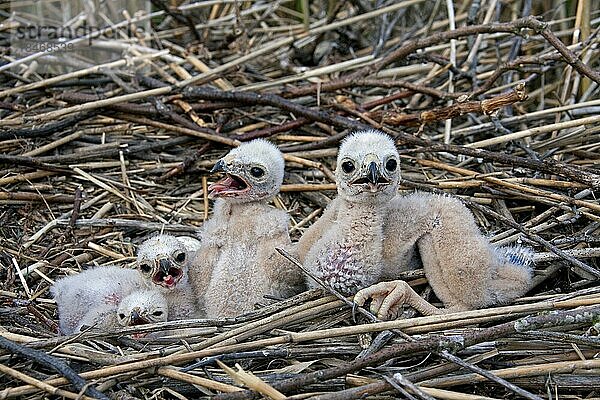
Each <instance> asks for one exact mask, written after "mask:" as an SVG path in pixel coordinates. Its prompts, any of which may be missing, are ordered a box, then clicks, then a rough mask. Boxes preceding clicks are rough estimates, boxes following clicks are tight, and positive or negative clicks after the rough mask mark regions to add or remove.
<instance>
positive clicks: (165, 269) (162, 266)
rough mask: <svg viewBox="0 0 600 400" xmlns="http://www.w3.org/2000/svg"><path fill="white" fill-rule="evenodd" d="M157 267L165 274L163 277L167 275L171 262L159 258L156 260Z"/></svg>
mask: <svg viewBox="0 0 600 400" xmlns="http://www.w3.org/2000/svg"><path fill="white" fill-rule="evenodd" d="M158 265H159V266H160V270H161V271H162V272H164V273H165V275H168V274H169V269H170V268H171V261H169V260H167V259H166V258H161V259H160V260H158Z"/></svg>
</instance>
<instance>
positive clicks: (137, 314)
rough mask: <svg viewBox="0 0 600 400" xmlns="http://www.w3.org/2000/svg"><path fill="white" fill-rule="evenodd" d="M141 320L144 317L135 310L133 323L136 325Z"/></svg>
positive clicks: (132, 318) (132, 316) (132, 314)
mask: <svg viewBox="0 0 600 400" xmlns="http://www.w3.org/2000/svg"><path fill="white" fill-rule="evenodd" d="M141 319H142V316H141V315H140V313H138V312H137V311H136V310H133V311H132V312H131V322H133V323H136V322H138V321H139V320H141Z"/></svg>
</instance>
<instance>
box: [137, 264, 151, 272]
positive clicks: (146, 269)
mask: <svg viewBox="0 0 600 400" xmlns="http://www.w3.org/2000/svg"><path fill="white" fill-rule="evenodd" d="M151 270H152V267H150V265H148V264H140V271H142V272H143V273H144V274H148V273H150V271H151Z"/></svg>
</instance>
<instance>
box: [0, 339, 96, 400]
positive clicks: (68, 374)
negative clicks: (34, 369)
mask: <svg viewBox="0 0 600 400" xmlns="http://www.w3.org/2000/svg"><path fill="white" fill-rule="evenodd" d="M0 347H2V348H4V349H6V350H8V351H10V352H12V353H17V354H20V355H21V356H23V357H25V358H27V359H28V360H31V361H35V362H36V363H38V364H41V365H43V366H45V367H46V368H50V369H52V370H54V371H56V372H58V373H59V374H61V375H62V376H64V377H65V378H67V379H68V380H69V381H70V382H71V383H72V384H73V386H74V387H75V388H76V389H77V390H82V389H84V388H86V389H85V393H87V394H88V395H90V396H93V397H95V398H97V399H102V400H108V397H107V396H106V395H105V394H104V393H101V392H99V391H98V390H97V389H96V388H95V387H93V386H89V383H88V382H86V381H85V379H83V378H82V377H81V376H79V375H78V374H77V373H76V372H75V371H73V370H72V369H71V367H69V366H68V365H67V364H65V363H64V362H63V361H62V360H59V359H58V358H56V357H53V356H51V355H48V354H46V353H44V352H43V351H40V350H34V349H30V348H27V347H24V346H21V345H19V344H17V343H14V342H13V341H11V340H8V339H6V338H5V337H3V336H0Z"/></svg>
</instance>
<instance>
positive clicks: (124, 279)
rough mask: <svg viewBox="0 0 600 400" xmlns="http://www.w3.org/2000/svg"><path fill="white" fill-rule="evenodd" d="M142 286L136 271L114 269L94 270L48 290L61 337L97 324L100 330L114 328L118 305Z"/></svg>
mask: <svg viewBox="0 0 600 400" xmlns="http://www.w3.org/2000/svg"><path fill="white" fill-rule="evenodd" d="M143 286H144V281H143V280H142V277H141V276H140V274H139V272H138V271H136V270H135V269H128V268H120V267H117V266H114V265H111V266H104V267H96V268H92V269H88V270H85V271H82V272H80V273H79V274H77V275H71V276H67V277H64V278H61V279H59V280H57V281H56V282H55V283H54V285H52V287H51V288H50V292H51V293H52V294H53V296H54V300H55V301H56V304H57V308H58V316H59V329H60V332H61V334H63V335H70V334H73V333H76V332H78V331H79V329H80V328H81V326H83V325H87V326H92V325H96V324H97V323H99V324H100V326H98V327H99V328H102V329H112V328H114V327H116V326H118V325H117V320H116V318H115V315H116V314H115V311H116V309H117V307H118V305H119V304H120V303H121V301H122V300H123V299H124V298H125V297H126V296H128V295H129V294H130V293H132V292H133V291H136V290H138V289H140V288H142V287H143Z"/></svg>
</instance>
